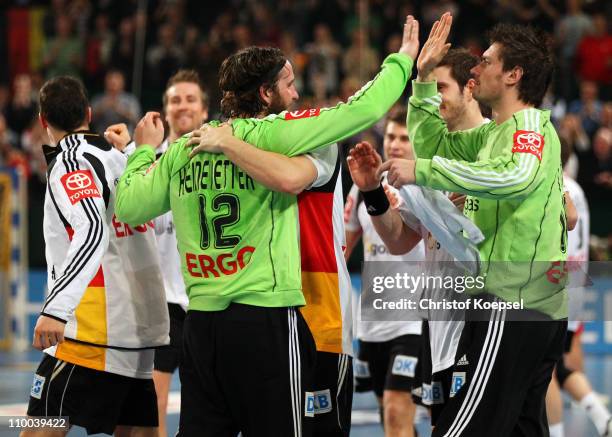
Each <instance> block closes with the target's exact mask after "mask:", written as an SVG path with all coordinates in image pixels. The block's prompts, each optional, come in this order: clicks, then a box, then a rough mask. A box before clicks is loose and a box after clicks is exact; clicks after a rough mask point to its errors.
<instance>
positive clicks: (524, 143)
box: [512, 130, 544, 161]
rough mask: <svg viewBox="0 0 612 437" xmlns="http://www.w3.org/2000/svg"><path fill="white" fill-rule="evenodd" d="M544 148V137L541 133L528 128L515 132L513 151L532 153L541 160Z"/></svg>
mask: <svg viewBox="0 0 612 437" xmlns="http://www.w3.org/2000/svg"><path fill="white" fill-rule="evenodd" d="M542 150H544V137H543V136H542V135H540V134H539V133H537V132H533V131H527V130H517V131H516V132H514V142H513V145H512V153H531V154H532V155H533V156H535V157H536V158H538V160H540V161H541V160H542Z"/></svg>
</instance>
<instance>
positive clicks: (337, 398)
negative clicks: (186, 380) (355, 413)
mask: <svg viewBox="0 0 612 437" xmlns="http://www.w3.org/2000/svg"><path fill="white" fill-rule="evenodd" d="M313 390H314V391H313V397H314V405H315V417H314V435H315V436H325V437H345V436H348V435H349V433H350V432H351V410H352V406H353V358H352V357H351V356H349V355H346V354H332V353H329V352H317V364H316V371H315V380H314V388H313Z"/></svg>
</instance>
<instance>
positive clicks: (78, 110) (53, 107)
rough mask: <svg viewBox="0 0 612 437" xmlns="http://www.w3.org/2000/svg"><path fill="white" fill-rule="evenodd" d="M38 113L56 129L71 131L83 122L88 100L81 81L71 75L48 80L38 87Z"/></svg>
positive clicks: (85, 116)
mask: <svg viewBox="0 0 612 437" xmlns="http://www.w3.org/2000/svg"><path fill="white" fill-rule="evenodd" d="M39 105H40V113H41V115H42V116H43V117H44V118H45V119H46V120H47V122H48V123H49V124H50V125H51V126H53V127H54V128H56V129H61V130H63V131H65V132H72V131H73V130H75V129H76V128H78V127H79V126H81V125H82V124H83V122H85V120H86V118H87V110H88V108H89V100H88V99H87V91H86V90H85V87H84V86H83V83H82V82H81V81H80V80H79V79H77V78H75V77H71V76H58V77H54V78H53V79H50V80H48V81H47V82H45V84H44V85H43V86H42V88H41V89H40V95H39Z"/></svg>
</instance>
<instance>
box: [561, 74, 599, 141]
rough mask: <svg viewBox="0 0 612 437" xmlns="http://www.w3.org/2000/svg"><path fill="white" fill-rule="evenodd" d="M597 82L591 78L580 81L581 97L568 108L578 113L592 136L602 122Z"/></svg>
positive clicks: (587, 131)
mask: <svg viewBox="0 0 612 437" xmlns="http://www.w3.org/2000/svg"><path fill="white" fill-rule="evenodd" d="M598 94H599V89H598V87H597V83H595V82H593V81H591V80H582V81H581V82H580V99H579V100H574V101H573V102H572V103H571V104H570V105H569V108H568V112H569V113H570V114H577V115H578V116H579V117H580V120H581V121H582V127H583V128H584V131H585V132H586V133H587V135H588V136H589V137H592V136H593V134H594V133H595V131H596V130H597V128H598V127H599V124H600V122H601V109H602V103H601V101H600V100H599V96H598Z"/></svg>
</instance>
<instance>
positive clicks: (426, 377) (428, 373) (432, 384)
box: [414, 320, 453, 426]
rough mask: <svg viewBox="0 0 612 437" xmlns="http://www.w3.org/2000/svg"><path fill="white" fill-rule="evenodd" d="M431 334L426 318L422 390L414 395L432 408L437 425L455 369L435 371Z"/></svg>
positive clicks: (423, 336) (423, 333)
mask: <svg viewBox="0 0 612 437" xmlns="http://www.w3.org/2000/svg"><path fill="white" fill-rule="evenodd" d="M429 335H430V334H429V323H428V322H427V320H425V321H423V329H422V333H421V341H422V344H421V359H420V360H419V370H420V372H419V374H420V376H421V390H420V392H419V393H418V394H419V396H418V397H417V396H414V401H415V402H417V403H419V404H421V405H423V406H425V407H427V408H429V409H430V411H431V425H432V426H435V425H436V421H437V419H438V417H439V416H440V413H441V411H442V410H443V409H444V405H445V404H446V402H447V401H448V399H449V394H450V385H451V380H452V375H453V370H452V367H449V368H448V369H444V370H442V371H440V372H436V373H433V364H432V360H431V343H430V336H429Z"/></svg>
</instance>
